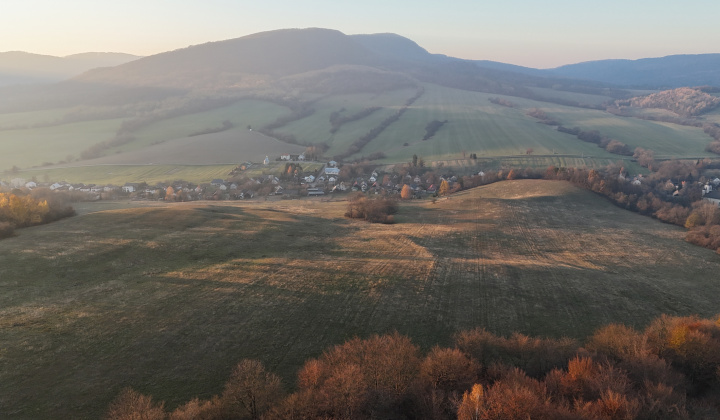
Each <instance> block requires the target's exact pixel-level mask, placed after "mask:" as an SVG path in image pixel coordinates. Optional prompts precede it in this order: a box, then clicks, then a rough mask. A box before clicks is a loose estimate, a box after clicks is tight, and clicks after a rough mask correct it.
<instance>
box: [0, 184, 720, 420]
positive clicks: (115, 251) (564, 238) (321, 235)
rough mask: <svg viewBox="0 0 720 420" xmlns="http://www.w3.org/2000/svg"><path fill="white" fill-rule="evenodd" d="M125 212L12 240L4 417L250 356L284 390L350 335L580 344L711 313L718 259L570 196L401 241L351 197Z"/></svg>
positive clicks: (58, 408) (429, 227)
mask: <svg viewBox="0 0 720 420" xmlns="http://www.w3.org/2000/svg"><path fill="white" fill-rule="evenodd" d="M131 205H132V203H126V202H119V203H97V206H98V207H96V208H93V206H94V205H93V204H84V205H83V207H82V209H80V210H81V211H80V213H81V214H82V215H81V216H78V217H74V218H71V219H66V220H62V221H59V222H56V223H53V224H50V225H46V226H40V227H34V228H29V229H23V230H21V231H19V236H17V237H14V238H9V239H4V240H2V241H0V287H1V288H2V290H3V293H2V294H1V295H0V417H2V418H98V417H99V416H100V415H101V414H102V413H103V411H104V410H105V409H106V407H107V404H108V403H109V402H110V401H111V400H112V399H113V398H114V397H115V396H116V395H117V393H118V392H119V391H120V390H121V389H122V388H123V387H125V386H132V387H134V388H135V389H137V390H138V391H140V392H143V393H148V394H152V395H153V396H154V397H155V398H158V399H161V400H166V401H167V405H168V407H170V408H172V407H174V406H176V405H177V404H180V403H183V402H185V401H187V400H189V399H190V398H192V397H194V396H202V397H207V396H209V395H210V394H213V393H218V392H220V391H221V387H222V384H223V383H224V382H225V380H226V379H227V377H228V376H229V374H230V371H231V368H232V366H233V365H234V364H235V363H237V362H238V361H239V360H240V359H242V358H245V357H251V358H259V359H261V360H262V361H263V362H264V363H265V364H266V365H267V366H268V367H269V368H270V369H271V370H273V371H275V372H278V373H279V374H281V375H282V376H283V377H284V378H285V380H286V383H287V384H289V385H290V386H292V384H293V380H294V379H293V378H294V375H295V372H296V370H297V369H298V367H299V366H301V364H302V363H303V361H304V360H306V359H307V358H309V357H313V356H317V355H319V354H320V353H321V352H322V351H323V349H325V348H326V347H327V346H330V345H333V344H337V343H340V342H342V341H344V340H346V339H348V338H351V337H353V336H356V335H357V336H360V337H367V336H368V335H371V334H373V333H384V332H391V331H394V330H397V331H399V332H400V333H402V334H408V335H410V336H411V337H412V339H413V340H414V341H415V342H416V343H418V344H420V345H421V346H422V347H423V348H424V349H428V348H430V347H431V346H432V345H434V344H448V343H449V341H450V337H451V335H452V334H453V333H454V332H455V331H457V330H460V329H467V328H473V327H476V326H483V327H486V328H488V329H489V330H491V331H493V332H496V333H503V334H507V333H509V332H511V331H521V332H524V333H529V334H538V335H543V336H553V337H559V336H571V337H577V338H583V337H585V336H587V335H588V334H589V333H590V332H591V331H592V330H593V329H595V328H597V327H598V326H600V325H603V324H606V323H610V322H623V323H627V324H629V325H632V326H635V327H642V326H644V325H646V324H647V323H648V322H649V321H650V320H651V319H653V318H654V317H656V316H658V315H659V314H661V313H668V314H677V315H686V314H693V313H697V314H699V315H701V316H704V317H709V316H712V315H714V314H716V313H717V312H718V306H717V299H716V298H715V297H716V296H717V295H718V293H720V283H718V281H717V272H718V270H720V257H718V256H717V255H716V254H715V253H713V252H711V251H709V250H707V249H703V248H699V247H695V246H692V245H690V244H687V243H685V242H684V241H683V236H684V233H683V230H682V229H680V228H677V227H673V226H669V225H665V224H662V223H659V222H657V221H654V220H652V219H649V218H646V217H642V216H639V215H637V214H634V213H630V212H627V211H624V210H621V209H619V208H617V207H614V206H613V205H611V204H609V203H608V202H607V201H605V200H604V199H602V198H600V197H598V196H595V195H593V194H591V193H589V192H586V191H583V190H579V189H577V188H575V187H573V186H571V185H570V184H567V183H563V182H551V181H506V182H502V183H497V184H493V185H489V186H485V187H481V188H477V189H474V190H470V191H466V192H462V193H459V194H457V195H453V196H451V197H450V198H449V199H447V200H446V199H441V200H439V201H438V202H437V203H435V204H432V203H430V202H429V201H413V202H410V203H404V204H403V205H402V207H401V210H400V213H399V214H398V215H397V219H396V220H397V221H398V222H399V223H398V224H395V225H375V224H367V223H364V222H359V221H351V220H347V219H345V218H343V216H342V214H343V212H344V210H345V203H344V202H341V201H338V202H320V201H315V200H278V201H268V202H264V201H263V202H242V203H231V202H223V203H187V204H173V205H171V204H164V203H153V204H152V206H150V207H148V205H149V203H142V204H139V205H143V207H141V208H127V207H128V206H131ZM93 210H98V211H96V212H93ZM101 210H102V211H101Z"/></svg>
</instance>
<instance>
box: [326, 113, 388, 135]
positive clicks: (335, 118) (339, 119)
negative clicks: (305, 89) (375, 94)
mask: <svg viewBox="0 0 720 420" xmlns="http://www.w3.org/2000/svg"><path fill="white" fill-rule="evenodd" d="M381 109H382V107H381V106H371V107H368V108H365V109H363V110H362V111H360V112H356V113H355V114H352V115H345V116H343V115H342V113H343V112H344V111H345V108H342V109H341V110H339V111H335V112H333V113H332V114H330V126H331V128H330V133H331V134H334V133H336V132H337V131H338V130H339V129H340V127H342V126H343V124H346V123H349V122H352V121H357V120H361V119H363V118H365V117H368V116H370V115H372V114H373V113H375V112H376V111H379V110H381Z"/></svg>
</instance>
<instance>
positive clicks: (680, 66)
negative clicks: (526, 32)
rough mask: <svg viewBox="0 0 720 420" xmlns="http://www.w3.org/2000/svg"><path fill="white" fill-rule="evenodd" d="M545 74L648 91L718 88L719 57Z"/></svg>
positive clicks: (618, 63)
mask: <svg viewBox="0 0 720 420" xmlns="http://www.w3.org/2000/svg"><path fill="white" fill-rule="evenodd" d="M546 74H547V75H554V76H562V77H568V78H574V79H584V80H594V81H598V82H603V83H609V84H614V85H618V86H624V87H640V88H650V89H661V88H676V87H683V86H703V85H710V86H720V54H696V55H670V56H667V57H660V58H643V59H640V60H600V61H588V62H585V63H578V64H570V65H567V66H562V67H558V68H555V69H551V70H547V71H546Z"/></svg>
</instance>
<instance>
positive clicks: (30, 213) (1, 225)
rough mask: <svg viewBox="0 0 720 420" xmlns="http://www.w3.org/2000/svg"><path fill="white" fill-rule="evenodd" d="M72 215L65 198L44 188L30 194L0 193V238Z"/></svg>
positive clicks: (71, 209)
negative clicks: (25, 228) (16, 230)
mask: <svg viewBox="0 0 720 420" xmlns="http://www.w3.org/2000/svg"><path fill="white" fill-rule="evenodd" d="M74 214H75V210H74V209H73V208H72V207H71V206H70V205H69V204H68V199H67V197H64V196H62V195H58V194H54V193H51V192H50V190H47V189H44V188H39V189H36V190H34V191H33V192H32V194H24V193H23V192H22V191H20V190H16V191H14V192H11V193H0V238H5V237H9V236H12V235H14V233H15V229H16V228H22V227H27V226H35V225H40V224H43V223H49V222H52V221H55V220H58V219H62V218H64V217H69V216H72V215H74Z"/></svg>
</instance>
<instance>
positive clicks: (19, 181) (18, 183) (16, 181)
mask: <svg viewBox="0 0 720 420" xmlns="http://www.w3.org/2000/svg"><path fill="white" fill-rule="evenodd" d="M23 185H25V180H24V179H23V178H13V179H11V180H10V186H11V187H12V188H22V186H23Z"/></svg>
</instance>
